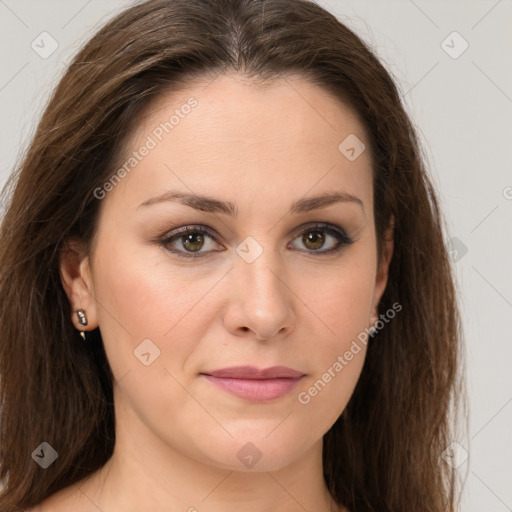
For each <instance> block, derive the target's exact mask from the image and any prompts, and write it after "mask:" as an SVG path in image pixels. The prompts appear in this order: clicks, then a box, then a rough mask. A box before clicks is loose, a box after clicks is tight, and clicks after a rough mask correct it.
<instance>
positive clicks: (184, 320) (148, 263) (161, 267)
mask: <svg viewBox="0 0 512 512" xmlns="http://www.w3.org/2000/svg"><path fill="white" fill-rule="evenodd" d="M116 242H120V240H117V241H116ZM95 259H96V261H97V262H98V263H99V264H98V265H97V267H96V271H95V294H96V299H97V301H96V303H97V312H98V323H99V325H100V330H101V334H102V338H103V340H104V344H105V350H106V352H107V356H108V358H109V361H110V363H111V367H112V370H113V372H114V376H115V377H116V378H118V379H119V378H120V377H121V376H123V375H125V374H126V373H127V372H128V371H131V370H133V369H139V367H140V366H141V361H140V360H139V359H137V357H138V355H140V354H139V352H141V351H142V353H144V354H146V353H147V352H148V351H149V352H150V357H149V360H153V358H155V356H157V357H158V363H159V365H160V366H164V367H166V368H169V369H170V370H173V369H176V368H177V367H178V366H182V365H183V362H184V361H186V359H187V357H188V356H189V355H190V353H191V352H193V350H194V347H195V345H194V343H195V341H194V340H199V339H201V337H202V335H203V331H202V329H205V328H206V326H208V325H209V323H210V322H211V321H212V319H211V318H210V317H208V316H207V315H208V314H209V311H210V310H209V309H205V308H204V307H202V305H203V302H204V299H203V298H204V297H205V295H206V294H207V292H208V290H210V289H211V288H212V287H213V286H214V284H215V282H216V281H217V280H218V277H217V276H215V275H212V273H210V274H206V273H204V272H203V273H202V274H199V273H198V272H195V273H192V271H191V270H186V269H183V268H178V267H176V266H172V265H170V264H169V261H168V258H167V257H166V255H165V253H163V251H162V252H161V251H160V250H153V251H146V252H145V253H142V252H141V251H140V249H139V250H137V248H136V247H126V248H123V246H122V244H121V243H111V244H109V243H108V242H106V243H103V245H102V246H101V249H100V248H99V249H98V251H97V254H96V258H95ZM202 300H203V302H202ZM198 317H200V319H198ZM147 340H150V342H151V343H149V342H148V341H147ZM139 347H141V348H140V349H139ZM146 359H148V356H146ZM155 360H156V359H155ZM146 362H148V361H146Z"/></svg>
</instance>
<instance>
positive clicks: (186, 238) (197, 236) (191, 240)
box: [181, 233, 204, 252]
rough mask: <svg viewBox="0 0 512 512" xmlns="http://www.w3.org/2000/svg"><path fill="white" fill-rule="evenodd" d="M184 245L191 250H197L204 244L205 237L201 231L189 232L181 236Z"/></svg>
mask: <svg viewBox="0 0 512 512" xmlns="http://www.w3.org/2000/svg"><path fill="white" fill-rule="evenodd" d="M181 240H182V242H183V246H184V247H185V248H186V249H188V250H190V251H191V252H197V251H199V250H200V249H201V247H202V246H203V244H204V237H203V235H202V234H201V233H187V234H186V235H183V236H182V237H181Z"/></svg>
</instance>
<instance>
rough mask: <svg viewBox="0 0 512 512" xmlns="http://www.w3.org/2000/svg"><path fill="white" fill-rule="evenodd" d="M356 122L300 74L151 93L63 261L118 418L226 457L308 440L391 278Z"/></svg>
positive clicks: (284, 460)
mask: <svg viewBox="0 0 512 512" xmlns="http://www.w3.org/2000/svg"><path fill="white" fill-rule="evenodd" d="M187 105H188V106H187ZM172 116H174V117H172ZM166 123H167V124H166ZM354 136H355V137H357V139H359V141H362V142H363V143H364V144H365V145H366V147H368V143H367V138H366V135H365V132H364V129H363V127H362V125H361V124H360V123H359V121H358V119H357V118H356V116H355V115H354V114H353V113H352V112H351V110H350V109H349V108H348V107H347V106H345V105H343V104H341V103H340V102H339V101H337V100H335V99H334V98H333V97H331V96H329V95H328V93H326V92H325V91H324V90H323V89H320V88H318V86H316V85H312V84H309V83H308V82H306V81H305V80H302V79H300V78H297V77H295V78H293V77H289V78H288V79H286V80H284V79H280V80H279V81H276V82H275V83H273V84H272V85H266V86H264V87H257V86H255V85H253V84H251V83H250V82H248V81H245V80H242V79H241V78H239V77H236V76H229V75H227V76H223V77H218V78H217V79H215V80H214V81H213V82H212V83H211V84H210V85H209V86H208V87H207V88H205V84H201V85H195V86H190V87H188V88H187V89H186V90H184V91H182V92H180V93H176V92H174V93H169V94H166V95H165V96H162V97H160V98H159V99H158V101H157V102H156V103H154V104H153V105H152V106H151V108H150V109H149V111H148V112H147V113H146V116H145V117H144V118H143V119H142V121H141V122H140V123H139V125H138V126H137V129H136V132H135V133H134V135H133V136H132V137H131V139H130V141H129V142H128V150H127V152H126V154H125V159H124V161H123V162H122V164H121V165H120V166H119V168H121V167H122V165H123V163H126V164H127V165H126V166H125V167H124V169H125V170H124V172H123V171H119V172H118V173H117V177H118V179H117V180H115V181H112V182H111V184H110V186H109V185H107V186H106V187H105V188H104V189H102V190H101V191H97V195H98V197H99V198H100V199H98V200H99V201H101V206H100V207H101V212H100V217H99V223H98V226H97V231H96V234H95V238H94V244H93V247H92V251H91V253H90V255H89V257H82V258H81V259H80V258H79V259H78V260H76V259H75V260H72V259H71V258H64V259H63V260H62V263H61V275H62V279H63V284H64V286H65V288H66V291H67V293H68V296H69V298H70V301H71V302H72V306H73V309H78V308H80V307H81V308H83V309H85V310H86V313H87V316H88V321H89V323H88V326H87V328H86V329H93V328H95V327H97V326H99V328H100V331H101V334H102V338H103V341H104V345H105V349H106V353H107V357H108V359H109V362H110V365H111V368H112V371H113V374H114V377H115V383H114V389H115V406H116V414H117V427H116V428H118V429H122V430H123V432H126V433H127V434H126V435H132V436H138V439H141V436H142V437H143V438H144V439H146V440H150V442H151V443H153V445H154V446H156V445H160V446H161V448H162V449H163V450H167V449H168V450H170V451H173V452H179V453H180V454H182V455H184V456H186V457H189V458H193V459H195V460H197V461H201V462H204V463H207V464H211V465H214V466H217V467H222V468H230V469H237V470H245V469H248V468H249V467H250V466H251V465H252V464H253V462H250V461H253V460H257V459H259V460H257V464H258V467H259V468H260V469H261V470H277V469H279V468H282V467H284V466H285V465H286V464H288V463H290V462H291V461H293V460H294V459H297V458H298V457H300V456H301V454H304V453H306V452H307V451H308V450H309V449H311V448H312V447H314V446H318V443H321V439H322V436H323V435H324V434H325V433H326V431H327V430H328V429H329V428H330V427H331V426H332V424H333V423H334V422H335V421H336V419H337V418H338V417H339V415H340V414H341V412H342V411H343V409H344V408H345V406H346V404H347V402H348V400H349V398H350V396H351V394H352V392H353V390H354V387H355V385H356V382H357V380H358V377H359V375H360V372H361V369H362V365H363V362H364V357H365V352H366V345H365V344H364V343H362V342H361V341H360V340H361V339H362V338H361V333H364V332H365V329H367V328H368V326H369V325H370V324H371V317H372V313H374V312H375V310H376V306H377V304H378V301H379V299H380V297H381V295H382V293H383V291H384V287H385V284H386V276H387V264H388V261H384V260H383V261H382V262H378V261H377V250H376V238H375V227H374V217H373V188H372V169H371V160H370V156H369V151H362V153H361V154H360V155H359V156H357V155H358V153H360V150H361V148H362V146H358V144H359V143H358V142H357V139H355V138H354ZM347 137H350V138H349V139H348V140H347V141H346V142H345V143H343V141H344V140H345V139H346V138H347ZM354 141H355V142H354ZM342 143H343V144H342ZM340 144H342V146H341V149H340V148H339V146H340ZM144 147H145V148H146V149H143V148H144ZM350 148H353V151H352V150H351V149H350ZM134 152H135V153H136V154H134ZM354 156H356V158H354ZM130 158H131V160H130ZM205 197H206V198H207V199H205ZM322 197H323V199H322ZM314 198H317V199H314ZM390 248H391V247H390V246H389V243H388V249H390ZM73 261H74V262H75V263H73ZM77 261H78V263H76V262H77ZM379 263H380V264H379ZM73 265H75V266H73ZM76 320H77V319H76V318H75V317H73V322H74V323H75V325H76V327H77V328H80V330H83V327H80V326H79V324H78V323H77V321H76ZM358 336H359V341H358ZM354 342H355V344H354ZM356 347H357V348H356ZM350 354H352V356H351V357H350ZM239 367H242V368H241V369H240V368H239ZM247 367H251V368H247ZM276 367H277V368H276ZM283 367H285V368H287V369H284V368H283ZM233 368H235V369H234V370H233ZM236 368H238V369H236ZM260 370H268V371H263V372H261V371H260Z"/></svg>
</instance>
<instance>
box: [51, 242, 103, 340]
mask: <svg viewBox="0 0 512 512" xmlns="http://www.w3.org/2000/svg"><path fill="white" fill-rule="evenodd" d="M59 271H60V280H61V282H62V286H63V288H64V291H65V292H66V295H67V297H68V300H69V303H70V305H71V312H72V313H71V322H72V323H73V325H74V326H75V328H76V329H78V330H79V331H84V330H85V331H89V330H92V329H95V328H96V327H98V323H97V313H96V301H95V299H94V297H95V295H94V287H93V283H92V275H91V268H90V263H89V257H88V256H87V255H86V251H85V247H84V245H83V243H81V242H79V241H77V240H75V239H68V240H65V241H64V245H63V247H62V248H61V250H60V254H59ZM79 309H83V310H84V311H85V314H86V316H87V326H84V325H81V324H80V323H79V321H78V315H77V314H76V311H77V310H79Z"/></svg>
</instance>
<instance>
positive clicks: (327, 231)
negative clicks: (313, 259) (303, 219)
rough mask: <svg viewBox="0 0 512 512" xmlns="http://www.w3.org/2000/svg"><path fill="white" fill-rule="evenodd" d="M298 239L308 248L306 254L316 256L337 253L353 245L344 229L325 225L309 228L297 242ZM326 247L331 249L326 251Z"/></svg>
mask: <svg viewBox="0 0 512 512" xmlns="http://www.w3.org/2000/svg"><path fill="white" fill-rule="evenodd" d="M297 239H300V243H302V244H303V246H304V247H306V249H307V250H306V252H309V253H311V254H313V255H314V256H317V255H321V254H327V253H332V252H337V251H339V250H341V249H342V248H343V247H344V246H346V245H350V244H352V243H353V240H352V239H351V238H350V237H348V236H347V234H346V233H345V231H344V230H343V229H341V228H338V227H334V226H331V225H330V224H325V223H320V224H314V225H312V226H308V227H307V228H306V229H303V230H302V231H301V232H300V236H299V237H297V238H296V239H295V240H297ZM329 239H330V240H331V242H330V243H329ZM295 240H294V241H295ZM325 245H327V246H330V247H328V248H327V249H324V247H325Z"/></svg>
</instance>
